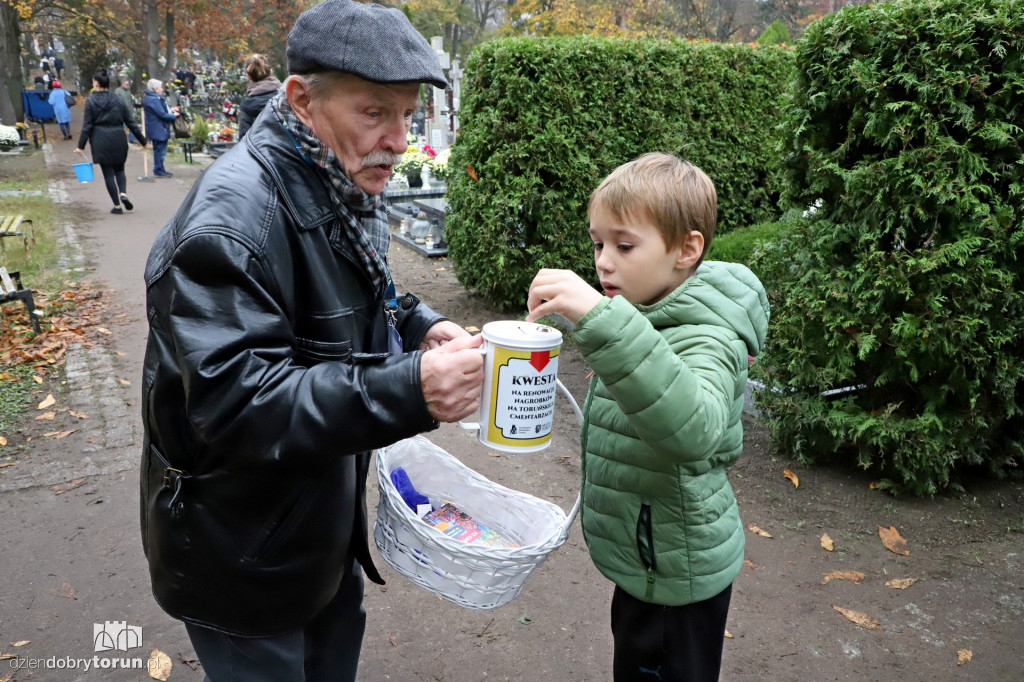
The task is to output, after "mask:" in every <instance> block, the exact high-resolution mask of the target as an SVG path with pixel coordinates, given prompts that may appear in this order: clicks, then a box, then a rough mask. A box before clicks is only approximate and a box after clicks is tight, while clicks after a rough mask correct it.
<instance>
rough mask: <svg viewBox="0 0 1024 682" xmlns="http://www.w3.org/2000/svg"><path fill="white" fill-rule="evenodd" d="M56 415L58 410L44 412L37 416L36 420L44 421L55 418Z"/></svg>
mask: <svg viewBox="0 0 1024 682" xmlns="http://www.w3.org/2000/svg"><path fill="white" fill-rule="evenodd" d="M56 416H57V413H56V412H43V413H42V414H41V415H39V416H38V417H36V421H37V422H39V421H43V420H44V419H53V418H54V417H56Z"/></svg>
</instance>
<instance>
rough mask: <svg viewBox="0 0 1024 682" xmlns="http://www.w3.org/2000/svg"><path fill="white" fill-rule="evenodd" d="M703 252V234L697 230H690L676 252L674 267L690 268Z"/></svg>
mask: <svg viewBox="0 0 1024 682" xmlns="http://www.w3.org/2000/svg"><path fill="white" fill-rule="evenodd" d="M703 253H704V235H702V234H701V233H700V232H698V231H697V230H690V232H689V233H688V234H687V235H686V237H684V238H683V244H682V246H680V247H679V250H678V252H677V253H676V267H677V268H678V269H680V270H692V269H693V266H694V265H696V264H697V261H699V260H700V257H701V255H703Z"/></svg>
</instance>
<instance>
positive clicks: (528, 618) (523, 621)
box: [519, 616, 533, 625]
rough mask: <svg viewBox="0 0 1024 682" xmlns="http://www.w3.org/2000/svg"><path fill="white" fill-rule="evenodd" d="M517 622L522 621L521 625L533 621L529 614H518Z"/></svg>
mask: <svg viewBox="0 0 1024 682" xmlns="http://www.w3.org/2000/svg"><path fill="white" fill-rule="evenodd" d="M519 622H520V623H522V624H523V625H529V624H530V623H532V622H533V618H530V617H529V616H520V617H519Z"/></svg>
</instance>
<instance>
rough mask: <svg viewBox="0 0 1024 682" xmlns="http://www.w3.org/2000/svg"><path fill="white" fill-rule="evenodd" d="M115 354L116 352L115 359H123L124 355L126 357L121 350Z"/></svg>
mask: <svg viewBox="0 0 1024 682" xmlns="http://www.w3.org/2000/svg"><path fill="white" fill-rule="evenodd" d="M116 352H117V357H119V358H123V357H124V356H125V355H127V353H125V352H124V351H123V350H119V351H116Z"/></svg>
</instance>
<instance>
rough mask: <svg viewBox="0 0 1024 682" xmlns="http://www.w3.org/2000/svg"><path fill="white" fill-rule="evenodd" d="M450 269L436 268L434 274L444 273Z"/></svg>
mask: <svg viewBox="0 0 1024 682" xmlns="http://www.w3.org/2000/svg"><path fill="white" fill-rule="evenodd" d="M447 269H448V268H434V272H444V271H445V270H447Z"/></svg>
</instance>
